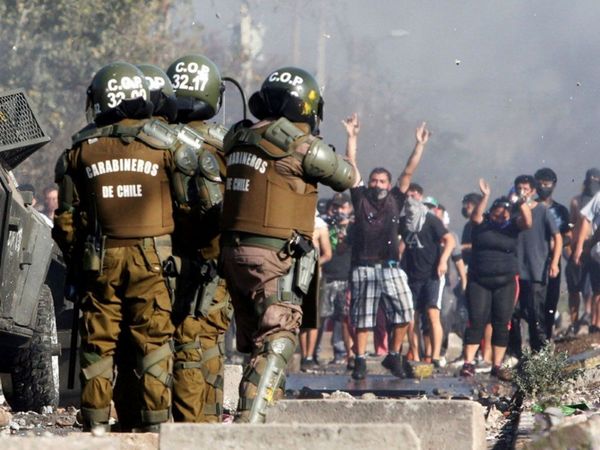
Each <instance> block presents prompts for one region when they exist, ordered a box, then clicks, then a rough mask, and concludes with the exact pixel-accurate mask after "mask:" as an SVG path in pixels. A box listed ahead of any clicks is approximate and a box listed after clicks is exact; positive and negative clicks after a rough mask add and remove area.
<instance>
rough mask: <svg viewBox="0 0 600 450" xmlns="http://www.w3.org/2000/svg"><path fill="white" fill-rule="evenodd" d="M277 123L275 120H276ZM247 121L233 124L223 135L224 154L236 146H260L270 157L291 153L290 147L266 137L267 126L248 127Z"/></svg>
mask: <svg viewBox="0 0 600 450" xmlns="http://www.w3.org/2000/svg"><path fill="white" fill-rule="evenodd" d="M276 123H277V122H276ZM248 125H249V123H248V122H247V121H244V122H240V123H237V124H236V125H234V126H233V127H232V128H231V130H229V133H227V135H226V136H225V142H224V146H223V150H224V152H225V154H226V155H228V154H229V153H231V151H232V150H233V149H234V148H235V147H238V146H252V147H258V148H260V149H261V150H262V151H263V152H264V153H265V154H266V155H267V156H269V157H270V158H272V159H281V158H285V157H286V156H290V155H291V154H292V153H293V150H292V149H291V148H287V147H283V148H282V147H280V146H279V145H277V143H275V142H272V140H271V139H268V137H267V132H268V131H269V129H270V128H271V127H272V125H271V126H270V127H269V128H266V129H265V128H262V129H261V128H249V127H248Z"/></svg>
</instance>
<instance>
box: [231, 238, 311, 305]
mask: <svg viewBox="0 0 600 450" xmlns="http://www.w3.org/2000/svg"><path fill="white" fill-rule="evenodd" d="M221 244H222V246H223V247H227V246H229V247H238V246H243V245H244V246H251V247H262V248H266V249H269V250H275V251H276V252H278V253H282V254H283V255H286V256H289V257H291V258H292V265H291V267H290V270H289V271H288V273H287V274H285V275H284V276H282V277H280V278H279V279H278V280H277V293H275V294H273V295H271V296H269V297H267V298H266V299H265V301H264V302H263V304H261V305H258V306H257V312H258V314H259V315H262V314H263V313H264V312H265V311H266V309H267V308H268V307H269V306H271V305H272V304H275V303H291V304H294V305H299V306H300V305H302V302H303V297H304V296H306V295H307V294H308V293H309V291H310V287H311V281H313V276H314V275H315V270H316V267H317V263H318V261H319V255H318V253H317V251H316V249H315V247H314V245H313V243H312V241H311V240H309V239H307V238H305V237H304V236H302V235H299V234H296V235H294V236H293V237H292V238H290V239H281V238H274V237H269V236H261V235H256V234H252V233H243V232H228V233H223V234H222V236H221Z"/></svg>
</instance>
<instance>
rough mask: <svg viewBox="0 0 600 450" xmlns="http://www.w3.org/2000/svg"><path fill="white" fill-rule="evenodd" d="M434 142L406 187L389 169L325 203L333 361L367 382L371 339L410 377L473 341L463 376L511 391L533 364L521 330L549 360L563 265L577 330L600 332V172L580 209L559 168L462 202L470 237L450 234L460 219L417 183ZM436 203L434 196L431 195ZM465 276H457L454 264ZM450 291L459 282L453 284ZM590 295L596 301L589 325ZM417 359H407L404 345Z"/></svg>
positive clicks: (412, 166) (593, 174)
mask: <svg viewBox="0 0 600 450" xmlns="http://www.w3.org/2000/svg"><path fill="white" fill-rule="evenodd" d="M343 125H344V128H345V129H346V132H347V135H348V144H347V156H348V158H349V159H350V160H351V161H354V162H355V161H356V151H357V148H358V145H357V138H358V134H359V131H360V127H359V121H358V116H357V115H356V114H354V115H353V116H352V117H349V118H348V119H346V120H345V121H344V122H343ZM428 137H429V132H428V131H427V129H426V128H425V126H424V124H423V125H422V126H421V127H419V128H418V129H417V131H416V146H415V149H414V150H413V152H412V154H411V155H410V157H409V159H408V162H407V164H406V166H405V167H404V168H403V170H402V172H401V174H400V177H399V178H398V181H397V183H393V181H392V175H391V173H390V172H389V171H388V170H387V169H385V168H381V167H378V168H375V169H373V170H372V171H371V172H370V174H369V177H368V178H367V179H365V180H364V182H361V183H360V184H359V185H357V186H355V187H353V188H351V189H350V195H349V196H348V195H346V194H336V195H334V196H333V197H332V198H331V199H329V200H327V201H326V202H323V203H322V204H321V206H322V207H321V218H322V219H323V220H324V221H325V222H326V223H327V225H328V227H329V236H330V243H331V258H330V259H329V260H328V261H327V262H325V264H324V265H323V268H322V272H323V280H322V283H323V284H322V291H321V292H322V295H321V317H322V326H321V327H322V328H321V333H320V334H319V335H322V330H323V329H324V328H326V327H328V328H329V329H331V330H332V331H333V334H332V344H333V350H334V358H333V362H335V363H341V362H342V361H344V362H345V363H346V364H347V369H348V370H352V377H353V378H354V379H357V380H360V379H363V378H365V376H366V374H367V365H366V360H365V357H366V355H367V337H368V333H370V332H373V343H374V347H375V348H374V349H373V352H374V353H375V354H377V355H380V354H385V358H384V359H383V361H382V365H383V366H384V367H386V368H388V369H389V370H390V371H391V373H392V374H394V375H396V376H398V377H403V376H405V375H406V370H407V367H408V365H409V363H408V361H422V362H426V363H431V364H433V365H434V367H436V368H440V367H443V366H445V365H446V364H447V362H446V360H445V356H444V352H445V349H446V346H447V337H448V334H449V332H454V333H456V334H458V335H459V336H460V337H461V338H462V339H463V354H462V356H461V357H460V358H459V360H456V361H454V363H455V364H457V365H459V364H462V366H461V368H460V375H461V376H464V377H470V376H474V375H475V373H476V372H487V371H489V372H491V374H492V376H495V377H498V378H500V379H502V380H510V379H511V377H512V372H511V371H510V370H509V369H508V368H509V365H508V362H510V361H508V356H510V357H513V358H512V359H511V361H512V362H513V364H514V363H515V362H518V360H519V358H521V356H522V349H523V346H524V342H523V338H522V336H521V329H522V326H524V325H525V324H526V326H527V328H528V339H527V342H528V345H529V346H530V347H531V349H532V350H533V351H539V350H540V349H541V348H542V347H543V346H544V345H545V344H546V343H547V342H548V341H549V340H551V339H552V337H553V334H554V328H555V321H556V319H557V318H558V314H557V308H558V302H559V298H560V293H561V273H562V266H563V263H562V261H563V260H564V261H565V262H566V266H565V277H564V278H566V284H567V289H568V293H569V297H568V298H569V301H568V302H569V306H568V307H569V314H570V319H571V325H570V326H569V327H568V329H567V330H566V332H567V333H572V334H576V333H578V332H579V330H580V328H581V326H582V325H587V326H588V327H589V328H588V329H589V332H590V333H595V332H598V331H600V328H598V327H599V325H600V317H599V316H600V314H599V313H600V309H599V308H600V306H599V305H600V296H599V295H598V294H599V292H600V262H599V261H600V243H598V242H599V241H600V236H599V235H600V233H598V232H597V228H598V224H599V223H600V206H598V205H600V194H598V195H596V193H597V192H598V190H599V188H600V171H599V170H598V169H596V168H592V169H589V170H588V171H587V172H586V174H585V179H584V182H583V189H582V192H581V193H580V194H578V195H576V196H575V197H574V198H573V200H572V201H571V203H570V205H569V208H567V207H565V206H564V205H562V204H560V203H558V202H557V201H556V200H554V198H553V195H552V194H553V190H554V188H555V187H556V184H557V182H558V179H557V176H556V173H555V172H554V171H553V170H552V169H550V168H541V169H539V170H537V171H536V172H535V173H534V174H533V175H527V174H523V175H519V176H517V177H516V178H515V180H514V182H513V185H512V187H511V188H510V189H507V192H501V193H499V194H497V195H496V198H495V199H494V197H493V196H492V192H491V188H490V186H489V184H488V183H487V182H486V181H485V180H483V179H481V180H479V191H480V192H471V193H468V194H466V195H465V196H464V197H463V201H462V210H461V213H462V215H463V217H464V218H465V219H466V223H465V224H464V228H463V230H462V236H461V238H460V239H459V238H458V236H457V235H456V234H455V233H453V232H451V231H450V230H449V228H448V225H449V215H448V212H447V211H446V209H445V207H444V206H443V205H441V204H439V202H438V201H437V200H436V199H435V197H433V196H431V195H429V193H428V192H425V191H424V189H423V187H422V186H420V185H418V184H416V183H414V182H412V178H413V174H414V172H415V170H416V169H417V167H418V165H419V162H420V160H421V157H422V155H423V151H424V148H425V145H426V143H427V141H428ZM425 194H427V195H425ZM450 261H452V263H453V264H452V265H453V266H454V268H455V270H454V271H453V275H452V277H450V275H449V273H448V269H449V267H448V266H449V263H450ZM450 281H451V283H450ZM581 296H583V297H584V299H585V308H584V314H583V315H582V316H580V303H581ZM405 340H406V341H407V343H408V345H407V349H406V351H405V352H404V354H403V352H402V344H403V342H404V341H405ZM319 347H320V346H319V344H317V346H316V352H315V353H314V354H313V353H305V352H303V359H302V365H301V368H302V370H305V371H310V370H313V369H314V368H315V367H316V361H317V359H318V350H319Z"/></svg>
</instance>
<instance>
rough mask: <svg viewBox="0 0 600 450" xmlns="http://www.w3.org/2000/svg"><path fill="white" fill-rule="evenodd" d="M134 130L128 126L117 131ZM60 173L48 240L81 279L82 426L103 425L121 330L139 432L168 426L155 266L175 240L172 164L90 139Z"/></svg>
mask: <svg viewBox="0 0 600 450" xmlns="http://www.w3.org/2000/svg"><path fill="white" fill-rule="evenodd" d="M141 123H143V122H141V121H135V120H129V119H126V120H122V121H121V122H119V123H118V124H116V125H115V127H117V126H120V127H130V128H132V129H135V128H136V127H139V126H140V124H141ZM61 165H62V166H63V167H62V169H57V182H59V185H60V188H61V189H60V201H61V204H60V206H59V210H58V211H57V215H56V219H55V228H54V231H53V236H54V237H55V239H56V240H57V242H58V243H59V245H60V247H61V249H62V250H63V252H65V254H66V256H67V258H68V261H69V262H70V264H75V265H77V264H80V265H82V269H83V280H84V281H83V287H82V291H83V296H82V300H81V311H82V318H81V325H80V332H81V381H82V394H81V409H82V416H83V420H84V426H85V427H86V428H91V427H92V426H95V425H104V426H106V425H107V424H108V419H109V407H110V401H111V398H112V395H113V373H114V371H113V369H114V355H115V350H116V348H117V341H118V340H119V336H120V334H121V332H122V330H128V332H129V334H130V336H131V339H132V341H133V343H134V346H135V349H136V354H135V355H131V356H132V357H134V358H136V362H137V364H136V376H137V377H138V379H139V387H138V389H139V391H138V392H134V393H132V395H138V396H139V398H141V404H142V410H141V411H140V412H139V421H140V423H141V424H142V426H145V427H153V426H155V425H157V424H159V423H161V422H165V421H167V420H168V419H169V412H170V407H171V388H170V386H171V380H172V375H171V372H172V343H171V337H172V335H173V332H174V327H173V325H172V323H171V317H170V314H171V299H170V293H169V289H168V286H167V283H166V281H165V276H164V274H163V266H162V262H163V261H164V260H165V259H166V257H168V256H169V255H170V253H171V248H170V247H171V243H170V234H171V233H172V232H173V230H174V222H173V210H172V198H171V191H170V176H171V173H172V172H173V170H174V164H173V160H172V155H171V153H170V152H169V151H166V150H157V149H154V148H151V147H149V146H147V145H146V144H144V143H143V142H141V141H139V140H136V139H135V138H134V137H132V136H129V137H128V138H120V137H116V136H115V137H111V136H109V137H98V138H95V137H94V138H90V139H87V140H83V141H82V142H79V143H77V144H76V145H75V146H74V147H73V148H72V149H71V150H68V151H67V152H66V153H65V155H64V156H63V157H62V158H61V162H59V164H58V166H61ZM58 166H57V167H58ZM69 202H72V204H69ZM90 247H91V249H90ZM94 249H95V250H96V252H94ZM90 252H91V253H92V254H93V255H90ZM94 257H95V259H94ZM80 258H83V260H81V259H80ZM98 258H99V261H98V260H97V259H98ZM91 261H96V262H97V263H99V264H94V262H91Z"/></svg>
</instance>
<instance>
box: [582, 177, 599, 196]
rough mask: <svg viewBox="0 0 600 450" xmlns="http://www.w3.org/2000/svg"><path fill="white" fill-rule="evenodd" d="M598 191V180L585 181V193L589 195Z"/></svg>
mask: <svg viewBox="0 0 600 450" xmlns="http://www.w3.org/2000/svg"><path fill="white" fill-rule="evenodd" d="M598 191H600V181H595V180H589V181H586V182H585V193H586V194H587V195H589V196H592V197H593V196H594V195H595V194H596V192H598Z"/></svg>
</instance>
